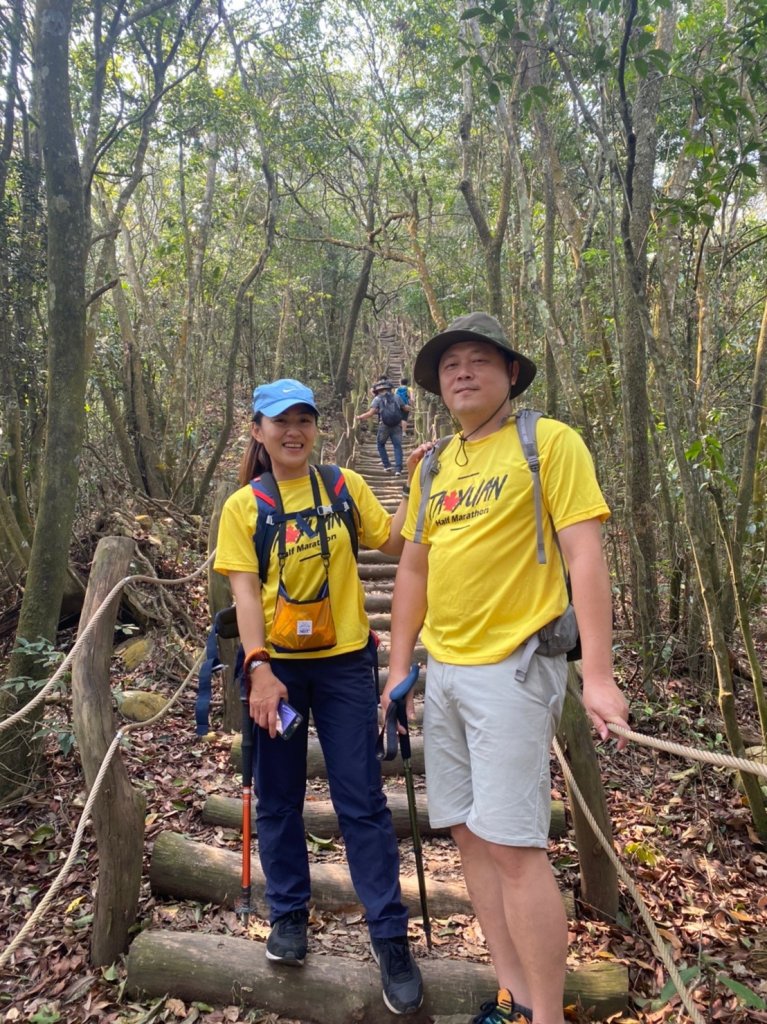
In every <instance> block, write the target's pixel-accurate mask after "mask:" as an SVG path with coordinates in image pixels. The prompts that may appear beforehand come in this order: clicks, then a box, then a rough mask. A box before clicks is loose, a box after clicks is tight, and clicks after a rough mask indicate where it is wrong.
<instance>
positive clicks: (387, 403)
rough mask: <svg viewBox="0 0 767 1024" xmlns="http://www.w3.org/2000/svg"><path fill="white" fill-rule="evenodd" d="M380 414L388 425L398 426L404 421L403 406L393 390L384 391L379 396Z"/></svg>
mask: <svg viewBox="0 0 767 1024" xmlns="http://www.w3.org/2000/svg"><path fill="white" fill-rule="evenodd" d="M378 415H379V416H380V417H381V423H383V424H384V426H386V427H398V426H399V424H400V423H401V422H402V406H401V405H400V402H399V399H398V398H397V397H396V395H394V394H392V392H391V391H384V392H382V393H381V394H380V395H379V396H378Z"/></svg>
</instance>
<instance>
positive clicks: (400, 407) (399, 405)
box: [357, 377, 410, 476]
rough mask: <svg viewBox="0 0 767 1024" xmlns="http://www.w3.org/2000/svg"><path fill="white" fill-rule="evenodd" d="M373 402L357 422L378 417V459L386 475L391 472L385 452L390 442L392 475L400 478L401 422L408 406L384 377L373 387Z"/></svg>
mask: <svg viewBox="0 0 767 1024" xmlns="http://www.w3.org/2000/svg"><path fill="white" fill-rule="evenodd" d="M373 394H374V396H375V397H374V398H373V401H372V402H371V403H370V408H369V409H368V411H367V412H363V413H360V414H359V416H357V419H358V420H368V419H370V418H371V417H372V416H377V417H378V431H377V433H376V445H377V447H378V457H379V458H380V460H381V464H382V465H383V468H384V469H385V470H386V472H387V473H391V472H392V466H391V463H390V462H389V453H388V452H387V451H386V442H387V441H388V440H391V444H392V448H393V450H394V470H393V472H394V475H395V476H402V421H403V420H404V418H405V416H406V414H407V413H409V412H410V406H409V405H407V404H406V403H405V402H404V401H403V400H402V399H401V398H399V397H398V396H397V395H395V394H394V385H393V384H392V382H391V381H390V380H388V379H387V378H386V377H382V378H381V380H378V381H376V382H375V384H374V385H373Z"/></svg>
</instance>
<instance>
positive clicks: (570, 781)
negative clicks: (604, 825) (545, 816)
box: [554, 725, 706, 1024]
mask: <svg viewBox="0 0 767 1024" xmlns="http://www.w3.org/2000/svg"><path fill="white" fill-rule="evenodd" d="M610 728H611V729H613V730H614V731H616V732H617V731H619V732H620V734H621V735H622V736H623V735H626V734H627V733H629V732H630V731H631V730H629V729H623V728H621V727H614V726H612V725H610ZM634 735H638V734H634ZM554 752H555V753H556V755H557V757H558V758H559V763H560V764H561V766H562V771H563V773H564V776H565V779H566V780H567V785H568V786H569V787H570V791H571V792H572V793H573V795H574V796H575V799H576V800H577V801H578V804H579V805H580V808H581V810H582V811H583V814H584V816H585V818H586V820H587V821H588V823H589V825H590V826H591V831H592V832H593V833H594V835H595V836H596V839H597V842H598V843H599V845H600V846H601V847H602V849H603V850H604V851H605V853H606V854H607V856H608V857H609V858H610V861H611V862H612V864H613V866H614V868H615V870H616V872H617V874H618V877H619V878H620V880H621V881H622V882H623V884H624V885H625V886H626V888H627V889H628V891H629V892H630V893H631V895H632V896H633V898H634V902H635V903H636V905H637V908H638V910H639V913H640V915H641V917H642V920H643V921H644V923H645V925H646V927H647V930H648V932H649V933H650V936H651V938H652V940H653V944H654V945H655V948H656V950H657V952H658V955H659V956H660V958H661V960H662V961H663V964H664V966H665V968H666V970H667V971H668V974H669V977H670V978H671V980H672V981H673V982H674V985H675V986H676V990H677V992H678V993H679V998H680V999H681V1000H682V1003H683V1004H684V1007H685V1009H686V1010H687V1012H688V1013H689V1014H690V1017H692V1019H693V1021H694V1022H695V1024H706V1020H705V1018H704V1017H703V1016H702V1014H700V1013H699V1011H698V1009H697V1008H696V1007H695V1005H694V1004H693V1002H692V997H691V996H690V993H689V992H688V991H687V989H686V988H685V985H684V982H683V981H682V977H681V975H680V973H679V971H678V970H677V967H676V964H675V963H674V959H673V956H672V954H671V951H670V950H669V948H668V946H667V945H666V943H665V942H664V940H663V937H662V935H661V934H660V932H659V931H658V929H657V927H656V925H655V922H654V921H653V919H652V917H651V916H650V911H649V910H648V909H647V904H646V903H645V902H644V900H643V899H642V896H641V895H640V893H639V890H638V889H637V887H636V885H634V882H633V880H632V878H631V876H630V875H629V874H628V872H627V871H626V870H625V868H624V867H623V865H622V864H621V863H620V861H619V860H618V858H617V857H616V855H615V851H614V850H613V848H612V844H611V843H610V841H609V840H608V839H607V838H606V837H605V835H604V833H603V832H602V830H601V828H600V827H599V825H598V824H597V822H596V820H595V818H594V816H593V814H592V813H591V811H590V810H589V808H588V807H587V805H586V801H585V800H584V799H583V794H582V793H581V791H580V789H579V788H578V784H577V782H576V781H575V779H574V777H573V773H572V772H571V771H570V765H569V764H568V763H567V760H566V758H565V755H564V753H563V751H562V748H561V746H560V745H559V740H556V739H555V740H554Z"/></svg>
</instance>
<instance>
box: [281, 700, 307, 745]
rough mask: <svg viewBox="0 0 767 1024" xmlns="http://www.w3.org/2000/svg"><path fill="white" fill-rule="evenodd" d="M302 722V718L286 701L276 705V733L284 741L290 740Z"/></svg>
mask: <svg viewBox="0 0 767 1024" xmlns="http://www.w3.org/2000/svg"><path fill="white" fill-rule="evenodd" d="M303 720H304V716H303V715H300V714H299V713H298V712H297V711H296V709H295V708H294V707H291V705H290V704H288V702H287V701H286V700H281V701H280V703H279V704H278V705H277V733H278V735H280V736H282V738H283V739H284V740H289V739H290V737H291V736H292V735H293V733H294V732H295V731H296V729H297V728H298V727H299V725H300V724H301V723H302V722H303Z"/></svg>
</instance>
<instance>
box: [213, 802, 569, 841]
mask: <svg viewBox="0 0 767 1024" xmlns="http://www.w3.org/2000/svg"><path fill="white" fill-rule="evenodd" d="M386 802H387V803H388V805H389V810H390V811H391V816H392V821H393V823H394V831H395V832H396V834H397V836H398V837H399V838H403V837H406V836H409V835H410V814H409V812H408V806H407V796H406V795H405V794H404V793H396V792H392V791H391V790H389V791H388V792H387V794H386ZM416 807H417V811H418V831H419V832H420V834H421V835H422V836H444V835H447V834H448V831H449V830H448V829H446V828H432V827H431V825H430V824H429V815H428V813H427V811H426V800H425V799H424V798H423V797H422V796H421V795H420V794H419V795H418V796H417V797H416ZM202 820H203V821H204V822H205V823H206V824H207V825H223V827H224V828H239V827H240V823H241V821H242V801H241V800H240V799H239V797H228V796H216V795H214V796H209V797H208V799H207V800H206V801H205V806H204V807H203V809H202ZM304 825H305V826H306V831H307V832H311V834H312V835H314V836H318V837H319V838H320V839H331V838H332V837H333V836H337V835H339V834H340V833H339V828H338V818H337V817H336V812H335V810H334V809H333V804H332V803H331V801H330V800H307V801H306V803H305V805H304ZM566 828H567V825H566V822H565V806H564V804H563V803H562V801H561V800H552V801H551V826H550V827H549V836H551V838H552V839H555V838H557V837H559V836H562V835H564V833H565V831H566Z"/></svg>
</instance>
